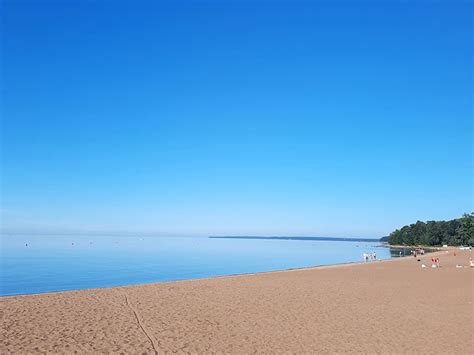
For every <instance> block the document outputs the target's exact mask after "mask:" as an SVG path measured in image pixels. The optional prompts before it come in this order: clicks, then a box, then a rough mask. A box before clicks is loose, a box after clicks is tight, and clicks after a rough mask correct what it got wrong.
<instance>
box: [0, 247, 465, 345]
mask: <svg viewBox="0 0 474 355" xmlns="http://www.w3.org/2000/svg"><path fill="white" fill-rule="evenodd" d="M453 251H454V249H450V250H441V251H439V252H437V253H435V254H434V255H437V256H438V257H439V258H440V261H441V268H439V269H432V268H431V267H428V268H421V264H422V263H426V264H428V265H429V264H430V259H431V257H432V255H433V254H432V253H430V254H425V255H423V256H420V260H421V262H417V261H416V260H415V259H414V258H413V257H400V258H393V259H387V260H380V261H378V262H372V263H370V262H368V263H365V262H356V263H346V264H336V265H323V266H317V267H310V268H298V269H288V270H280V271H271V272H264V273H254V274H244V275H242V274H240V275H232V276H229V275H226V276H221V277H213V278H206V279H192V280H181V281H173V282H162V283H150V284H141V285H129V286H119V287H111V288H101V289H89V290H75V291H64V292H53V293H42V294H33V295H22V296H6V297H2V298H1V299H0V313H1V314H2V320H3V322H2V332H0V353H10V352H13V353H32V352H33V353H35V352H46V353H49V352H53V353H58V352H59V353H72V352H74V351H77V352H79V353H97V352H99V353H110V352H114V353H115V352H117V353H119V352H123V353H148V354H150V353H164V352H177V353H185V352H190V353H212V352H219V353H251V352H260V353H286V352H292V353H295V352H296V353H304V352H306V353H307V352H311V353H334V352H350V353H393V352H394V349H395V350H396V351H395V352H397V353H455V354H465V353H470V352H472V349H473V343H472V330H473V329H472V324H473V323H472V321H473V315H472V301H473V300H472V280H473V278H472V276H473V271H474V269H470V268H466V267H465V268H461V269H459V268H456V265H458V264H462V265H468V264H469V258H470V257H471V256H472V252H471V251H464V250H458V249H455V251H456V256H454V252H453ZM440 334H442V335H443V336H442V337H441V336H439V335H440Z"/></svg>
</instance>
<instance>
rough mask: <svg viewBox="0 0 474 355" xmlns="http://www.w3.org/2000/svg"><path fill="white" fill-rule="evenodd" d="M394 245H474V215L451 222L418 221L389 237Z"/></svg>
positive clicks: (465, 215) (468, 214)
mask: <svg viewBox="0 0 474 355" xmlns="http://www.w3.org/2000/svg"><path fill="white" fill-rule="evenodd" d="M388 242H389V243H390V244H392V245H432V246H435V245H443V244H447V245H470V246H473V245H474V213H466V214H464V215H463V216H462V217H461V218H457V219H453V220H451V221H427V222H426V223H425V222H421V221H418V222H416V223H414V224H410V225H408V226H404V227H402V228H401V229H397V230H396V231H394V232H392V233H391V234H390V235H389V236H388Z"/></svg>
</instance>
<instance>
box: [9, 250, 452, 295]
mask: <svg viewBox="0 0 474 355" xmlns="http://www.w3.org/2000/svg"><path fill="white" fill-rule="evenodd" d="M380 247H383V246H380ZM445 251H447V249H445ZM434 252H436V251H434ZM432 253H433V252H430V254H432ZM406 257H411V255H404V256H398V257H391V258H389V259H379V260H376V261H368V262H364V261H352V262H347V263H337V264H323V265H312V266H303V267H296V268H289V269H281V270H270V271H258V272H248V273H237V274H228V275H220V276H219V275H218V276H209V277H200V278H192V279H183V280H170V281H152V282H145V283H137V284H126V285H118V286H104V287H93V288H79V289H71V290H61V291H46V292H36V293H18V294H15V295H0V300H2V299H4V298H8V297H27V296H35V295H45V294H57V293H66V292H79V291H95V290H104V289H113V288H121V287H134V286H145V285H155V284H156V285H161V284H170V283H177V282H187V281H202V280H212V279H221V278H228V277H240V276H250V275H260V274H270V273H282V272H291V271H300V270H317V269H329V268H337V267H349V266H354V265H364V264H373V263H380V262H387V261H396V260H399V259H401V258H406Z"/></svg>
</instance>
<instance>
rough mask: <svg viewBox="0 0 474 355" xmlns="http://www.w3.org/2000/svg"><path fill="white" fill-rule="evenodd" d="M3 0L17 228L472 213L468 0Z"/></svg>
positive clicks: (327, 224) (11, 211)
mask: <svg viewBox="0 0 474 355" xmlns="http://www.w3.org/2000/svg"><path fill="white" fill-rule="evenodd" d="M2 3H3V9H2V14H3V24H2V26H3V27H2V46H3V48H2V55H1V58H2V69H3V73H2V76H3V77H2V103H1V114H2V137H1V138H2V166H1V169H2V170H1V175H2V201H1V218H2V229H3V234H6V233H35V234H42V233H79V232H80V233H104V234H106V233H112V234H113V233H147V234H156V235H189V236H191V235H215V234H234V235H235V234H247V235H248V234H251V235H313V236H368V237H371V236H373V237H379V236H383V235H386V234H388V233H389V232H391V231H392V230H393V229H394V228H396V227H399V226H401V225H404V224H407V223H411V222H414V221H416V220H417V219H421V220H427V219H450V218H454V217H458V216H460V215H461V214H462V213H463V212H468V211H472V210H473V195H472V190H473V170H472V169H473V163H472V155H473V145H472V140H473V123H472V119H473V108H472V103H473V96H472V88H473V78H472V74H473V64H472V63H473V58H472V47H473V32H472V31H473V19H472V17H473V8H472V1H459V0H446V1H429V0H423V1H421V0H420V1H415V0H413V1H346V2H344V1H308V2H304V1H270V0H268V1H217V0H216V1H166V2H165V1H150V2H146V1H100V0H96V1H67V0H63V1H59V0H58V1H41V0H34V1H25V0H20V1H17V0H15V1H14V0H6V1H5V0H3V1H2Z"/></svg>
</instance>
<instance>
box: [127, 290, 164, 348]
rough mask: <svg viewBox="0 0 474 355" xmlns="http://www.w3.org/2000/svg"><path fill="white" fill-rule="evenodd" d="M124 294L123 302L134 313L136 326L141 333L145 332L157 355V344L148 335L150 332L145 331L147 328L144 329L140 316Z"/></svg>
mask: <svg viewBox="0 0 474 355" xmlns="http://www.w3.org/2000/svg"><path fill="white" fill-rule="evenodd" d="M124 296H125V304H126V305H127V306H128V308H130V309H131V311H132V312H133V314H134V315H135V319H136V320H137V324H138V326H139V327H140V328H141V330H142V331H143V333H144V334H145V336H146V337H147V338H148V340H149V341H150V343H151V346H152V347H153V351H154V352H155V355H158V350H157V349H158V346H157V345H156V344H155V340H154V339H153V338H152V337H151V336H150V334H149V333H148V332H147V330H146V329H145V327H144V326H143V324H142V322H141V321H140V317H139V316H138V313H137V311H136V310H135V309H134V308H133V307H132V305H131V304H130V302H129V300H128V297H127V295H124Z"/></svg>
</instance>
